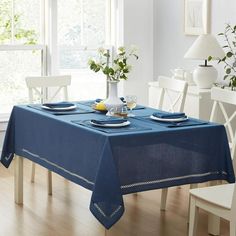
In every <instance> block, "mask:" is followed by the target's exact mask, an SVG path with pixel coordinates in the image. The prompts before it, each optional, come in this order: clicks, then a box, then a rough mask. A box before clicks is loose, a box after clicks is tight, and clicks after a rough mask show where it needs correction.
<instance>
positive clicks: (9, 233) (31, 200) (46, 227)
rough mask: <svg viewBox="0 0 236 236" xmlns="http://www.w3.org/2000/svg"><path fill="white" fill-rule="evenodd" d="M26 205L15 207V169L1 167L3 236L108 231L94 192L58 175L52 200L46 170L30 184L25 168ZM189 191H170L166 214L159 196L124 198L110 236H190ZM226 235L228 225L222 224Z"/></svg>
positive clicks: (96, 235)
mask: <svg viewBox="0 0 236 236" xmlns="http://www.w3.org/2000/svg"><path fill="white" fill-rule="evenodd" d="M24 165H25V166H24V177H25V178H24V205H23V206H19V205H16V204H15V203H14V198H13V196H14V194H13V190H14V189H13V186H14V185H13V180H14V179H13V163H12V165H11V167H10V169H5V168H4V167H3V166H1V167H0V236H100V235H101V236H102V235H104V228H103V227H102V226H101V225H100V224H99V223H98V221H97V220H96V219H95V217H94V216H93V215H92V214H91V213H90V211H89V209H88V206H89V201H90V197H91V192H89V191H87V190H85V189H83V188H81V187H80V186H78V185H76V184H73V183H70V182H69V181H67V180H65V179H64V178H62V177H60V176H58V175H56V174H54V175H53V195H52V196H48V195H47V186H46V170H45V169H43V168H41V167H39V166H37V167H36V178H35V183H34V184H32V183H30V177H29V174H30V173H29V170H30V165H29V162H28V161H25V162H24ZM187 193H188V188H187V187H182V188H181V189H180V188H171V189H170V192H169V195H168V204H167V211H166V212H160V210H159V208H160V194H161V191H160V190H156V191H148V192H143V193H139V194H138V195H137V196H135V195H127V196H124V201H125V213H124V215H123V216H122V218H121V219H120V221H119V222H118V223H117V224H115V225H114V226H113V227H112V228H111V229H110V230H109V231H107V233H106V235H107V236H183V235H187V229H188V228H187V207H188V195H187ZM198 235H201V236H204V235H207V215H206V213H205V212H200V219H199V224H198ZM221 235H229V225H228V223H227V222H225V221H223V222H221Z"/></svg>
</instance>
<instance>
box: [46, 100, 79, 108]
mask: <svg viewBox="0 0 236 236" xmlns="http://www.w3.org/2000/svg"><path fill="white" fill-rule="evenodd" d="M74 105H75V104H74V103H71V102H55V103H44V104H43V106H46V107H49V108H51V109H55V108H67V107H71V106H74Z"/></svg>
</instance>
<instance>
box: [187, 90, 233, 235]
mask: <svg viewBox="0 0 236 236" xmlns="http://www.w3.org/2000/svg"><path fill="white" fill-rule="evenodd" d="M211 98H212V99H213V100H214V104H213V109H212V113H211V119H210V120H211V121H214V120H215V119H214V118H215V116H216V114H217V110H220V111H221V112H222V114H223V117H224V119H225V121H226V122H225V124H224V125H225V127H226V129H227V134H228V140H229V146H230V150H231V157H232V159H233V160H232V161H233V164H234V169H235V163H234V162H235V158H234V155H235V145H236V130H234V129H233V128H232V121H234V120H236V111H234V112H233V114H232V115H230V116H229V115H228V114H227V112H226V109H225V106H224V104H231V105H236V93H235V92H234V91H229V90H226V89H225V90H224V89H220V88H213V89H212V92H211ZM217 108H219V109H217ZM234 110H235V109H234ZM190 204H191V205H190V224H189V236H193V235H196V229H197V218H198V211H199V208H202V209H204V210H206V211H208V212H210V213H212V214H214V215H216V216H219V217H221V218H224V219H226V220H228V221H229V222H230V236H236V185H235V184H224V185H217V186H211V187H205V188H199V189H192V190H190Z"/></svg>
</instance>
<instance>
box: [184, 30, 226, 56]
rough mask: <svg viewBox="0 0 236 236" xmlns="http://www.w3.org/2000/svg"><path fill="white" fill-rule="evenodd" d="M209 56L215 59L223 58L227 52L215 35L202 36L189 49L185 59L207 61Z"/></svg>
mask: <svg viewBox="0 0 236 236" xmlns="http://www.w3.org/2000/svg"><path fill="white" fill-rule="evenodd" d="M209 56H212V58H213V59H215V58H217V59H218V58H223V57H224V56H225V52H224V51H223V49H222V47H221V46H220V45H219V43H218V41H217V39H216V38H215V37H214V36H213V35H211V34H202V35H200V36H199V37H198V38H197V39H196V41H195V42H194V43H193V45H192V46H191V47H190V48H189V50H188V51H187V52H186V54H185V55H184V58H189V59H198V60H207V58H208V57H209Z"/></svg>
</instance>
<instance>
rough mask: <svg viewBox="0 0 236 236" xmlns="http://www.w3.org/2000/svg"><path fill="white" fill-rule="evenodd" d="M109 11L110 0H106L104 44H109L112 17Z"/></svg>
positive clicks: (110, 9)
mask: <svg viewBox="0 0 236 236" xmlns="http://www.w3.org/2000/svg"><path fill="white" fill-rule="evenodd" d="M111 11H112V4H111V0H106V25H105V34H106V41H105V44H106V45H110V44H111V19H112V16H111V15H112V14H111Z"/></svg>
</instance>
